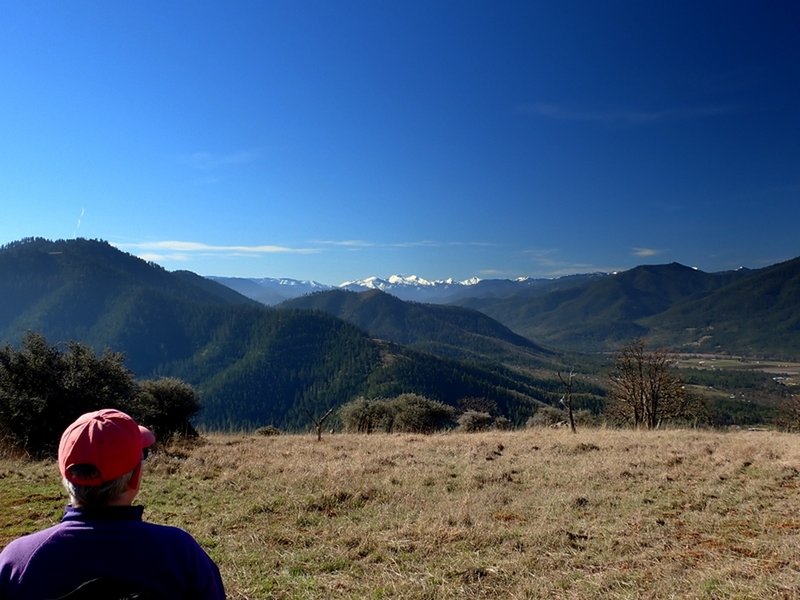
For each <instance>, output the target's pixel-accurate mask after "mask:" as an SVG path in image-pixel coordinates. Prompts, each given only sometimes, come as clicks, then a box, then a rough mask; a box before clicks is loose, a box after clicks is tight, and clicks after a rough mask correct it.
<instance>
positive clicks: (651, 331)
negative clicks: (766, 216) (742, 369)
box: [463, 258, 800, 357]
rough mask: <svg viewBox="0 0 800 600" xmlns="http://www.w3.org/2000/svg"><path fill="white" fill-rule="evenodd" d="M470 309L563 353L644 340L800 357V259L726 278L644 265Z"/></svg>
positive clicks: (481, 301)
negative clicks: (799, 325)
mask: <svg viewBox="0 0 800 600" xmlns="http://www.w3.org/2000/svg"><path fill="white" fill-rule="evenodd" d="M463 304H464V305H466V306H469V307H471V308H475V309H477V310H480V311H482V312H485V313H486V314H488V315H489V316H491V317H493V318H494V319H497V320H498V321H500V322H501V323H503V324H504V325H507V326H508V327H510V328H511V329H513V330H514V331H516V332H518V333H520V334H522V335H525V336H527V337H530V338H532V339H535V340H537V341H539V342H541V343H544V344H548V345H552V346H553V347H556V348H568V349H573V350H578V351H582V352H588V351H596V350H613V349H616V348H618V347H619V346H620V345H621V344H622V343H624V342H625V341H628V340H630V339H631V338H634V337H645V338H647V339H648V340H650V341H651V342H652V343H657V344H660V345H663V346H665V347H669V348H672V349H675V350H678V351H692V352H696V351H703V352H729V353H738V354H747V355H753V354H755V355H761V356H780V357H798V356H800V328H799V327H798V324H797V323H798V321H797V319H798V315H799V314H800V258H797V259H794V260H790V261H787V262H784V263H780V264H777V265H772V266H770V267H766V268H763V269H757V270H747V269H742V270H738V271H728V272H722V273H704V272H702V271H698V270H697V269H692V268H690V267H686V266H683V265H680V264H677V263H673V264H669V265H652V266H641V267H636V268H634V269H631V270H629V271H623V272H620V273H617V274H614V275H608V276H605V277H600V278H597V279H594V280H591V281H588V282H585V283H583V284H581V285H576V286H573V287H568V288H565V289H560V290H555V291H550V292H547V293H544V294H537V295H532V294H531V293H530V292H523V293H519V294H515V295H512V296H508V297H505V298H473V299H471V300H467V301H464V303H463Z"/></svg>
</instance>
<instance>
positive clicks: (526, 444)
mask: <svg viewBox="0 0 800 600" xmlns="http://www.w3.org/2000/svg"><path fill="white" fill-rule="evenodd" d="M140 500H141V503H142V504H144V505H145V506H146V507H147V511H146V512H145V516H146V518H148V519H149V520H152V521H156V522H162V523H168V524H172V525H178V526H181V527H183V528H185V529H187V530H189V531H190V532H191V533H192V534H194V535H195V536H196V537H197V538H198V540H199V541H200V542H201V543H202V544H203V545H204V546H205V547H206V548H207V549H208V551H209V553H210V554H211V555H212V556H213V557H214V559H215V560H216V561H217V562H218V564H219V565H220V568H221V571H222V575H223V578H224V580H225V583H226V586H227V589H228V594H229V597H230V598H237V599H254V598H320V599H321V598H353V599H355V598H372V599H378V598H407V599H446V598H448V599H449V598H459V599H463V598H509V599H522V598H653V599H656V598H752V599H763V598H800V436H797V435H791V434H781V433H774V432H765V431H757V432H748V431H738V432H728V433H719V432H709V431H692V430H673V431H657V432H644V431H626V430H606V429H581V430H579V431H578V434H577V435H573V434H571V433H570V432H569V431H568V430H554V429H527V430H521V431H509V432H501V431H493V432H486V433H471V434H467V433H448V434H441V435H431V436H422V435H407V434H397V435H386V434H377V435H376V434H373V435H369V436H367V435H349V434H348V435H345V434H336V435H326V436H324V437H323V440H322V441H321V442H317V441H316V438H315V437H312V436H307V435H282V436H275V437H263V436H255V435H250V436H247V435H222V434H211V435H206V436H205V437H204V438H203V441H202V442H201V443H200V444H198V445H195V446H191V447H189V446H173V447H171V448H168V449H165V450H162V451H161V452H160V453H158V454H156V455H154V456H152V457H151V458H150V459H149V460H148V462H147V463H146V473H145V481H144V489H143V492H142V494H141V496H140ZM63 504H64V495H63V492H62V490H61V487H60V484H59V482H58V480H57V468H56V466H55V464H54V463H53V462H49V461H44V462H28V461H22V460H18V459H11V458H5V459H1V460H0V505H2V507H3V511H2V515H0V546H3V545H5V544H6V543H7V542H8V541H10V540H11V539H12V538H13V537H16V536H18V535H21V534H23V533H26V532H30V531H33V530H35V529H38V528H41V527H45V526H47V525H50V524H52V523H54V522H55V521H56V520H57V519H58V518H59V516H60V513H61V510H62V507H63Z"/></svg>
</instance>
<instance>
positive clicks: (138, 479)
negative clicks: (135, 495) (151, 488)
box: [128, 463, 142, 491]
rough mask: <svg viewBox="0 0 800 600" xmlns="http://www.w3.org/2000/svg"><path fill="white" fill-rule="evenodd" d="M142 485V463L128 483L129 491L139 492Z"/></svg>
mask: <svg viewBox="0 0 800 600" xmlns="http://www.w3.org/2000/svg"><path fill="white" fill-rule="evenodd" d="M141 484H142V463H139V466H137V467H136V468H135V469H134V471H133V475H131V479H130V481H129V482H128V489H129V490H136V491H138V490H139V486H140V485H141Z"/></svg>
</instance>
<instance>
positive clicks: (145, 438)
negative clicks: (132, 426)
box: [139, 425, 156, 448]
mask: <svg viewBox="0 0 800 600" xmlns="http://www.w3.org/2000/svg"><path fill="white" fill-rule="evenodd" d="M139 433H141V434H142V448H149V447H150V446H152V445H153V444H155V443H156V436H155V435H154V434H153V432H152V431H150V430H149V429H148V428H147V427H142V426H141V425H139Z"/></svg>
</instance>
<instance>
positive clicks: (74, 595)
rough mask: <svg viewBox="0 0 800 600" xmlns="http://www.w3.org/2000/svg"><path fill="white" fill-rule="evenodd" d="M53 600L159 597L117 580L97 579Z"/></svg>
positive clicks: (142, 599) (115, 599) (133, 599)
mask: <svg viewBox="0 0 800 600" xmlns="http://www.w3.org/2000/svg"><path fill="white" fill-rule="evenodd" d="M53 600H159V597H158V596H156V595H155V594H153V593H152V592H149V591H147V590H143V589H141V588H139V587H137V586H134V585H131V584H129V583H126V582H124V581H120V580H118V579H112V578H109V577H98V578H97V579H91V580H89V581H85V582H83V583H82V584H80V585H79V586H78V587H76V588H75V589H74V590H72V591H71V592H69V593H67V594H64V595H63V596H59V597H58V598H54V599H53Z"/></svg>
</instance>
